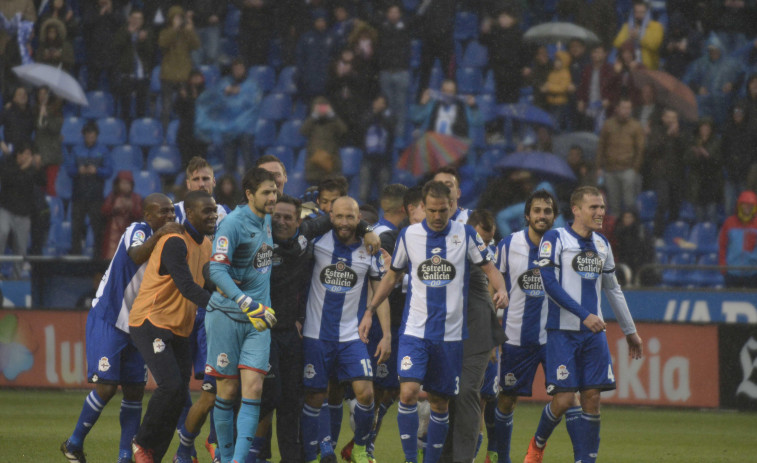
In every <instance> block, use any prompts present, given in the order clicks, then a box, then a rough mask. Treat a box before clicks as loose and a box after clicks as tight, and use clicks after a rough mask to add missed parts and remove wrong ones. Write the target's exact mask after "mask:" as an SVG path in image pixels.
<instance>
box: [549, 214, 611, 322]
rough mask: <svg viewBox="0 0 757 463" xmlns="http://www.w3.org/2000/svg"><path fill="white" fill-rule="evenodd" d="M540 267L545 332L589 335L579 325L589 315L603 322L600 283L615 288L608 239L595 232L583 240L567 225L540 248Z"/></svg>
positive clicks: (553, 233) (550, 233)
mask: <svg viewBox="0 0 757 463" xmlns="http://www.w3.org/2000/svg"><path fill="white" fill-rule="evenodd" d="M539 266H540V267H541V275H542V281H543V283H544V289H545V291H546V293H547V296H548V297H549V315H548V317H547V328H548V329H559V330H568V331H588V328H586V327H585V326H584V325H583V323H582V321H583V320H584V319H585V318H586V317H588V316H589V314H594V315H596V316H598V317H599V318H600V319H601V318H602V310H601V307H600V304H601V300H602V297H601V291H602V284H603V280H604V283H605V284H606V285H608V283H609V284H610V285H611V286H617V280H615V259H614V258H613V256H612V250H611V249H610V243H609V242H608V241H607V238H605V237H604V236H602V235H601V234H599V233H595V232H592V233H591V235H589V237H587V238H583V237H581V236H579V235H578V234H576V232H574V231H573V229H572V228H570V224H568V226H567V227H563V228H556V229H553V230H549V231H548V232H547V233H545V234H544V237H543V238H542V240H541V244H540V245H539ZM613 281H614V282H615V283H612V282H613Z"/></svg>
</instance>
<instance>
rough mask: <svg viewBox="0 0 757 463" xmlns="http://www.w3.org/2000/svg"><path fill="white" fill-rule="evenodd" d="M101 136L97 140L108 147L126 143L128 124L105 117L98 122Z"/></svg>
mask: <svg viewBox="0 0 757 463" xmlns="http://www.w3.org/2000/svg"><path fill="white" fill-rule="evenodd" d="M97 127H98V128H99V129H100V136H99V137H98V138H97V140H98V141H99V142H100V143H103V144H105V145H108V146H113V145H123V144H124V143H126V124H124V121H122V120H121V119H118V118H115V117H105V118H102V119H98V120H97Z"/></svg>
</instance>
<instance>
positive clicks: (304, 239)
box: [297, 235, 308, 251]
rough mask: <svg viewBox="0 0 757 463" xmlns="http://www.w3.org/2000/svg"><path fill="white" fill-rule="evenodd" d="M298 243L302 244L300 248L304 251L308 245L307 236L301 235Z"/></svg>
mask: <svg viewBox="0 0 757 463" xmlns="http://www.w3.org/2000/svg"><path fill="white" fill-rule="evenodd" d="M297 244H299V245H300V249H302V250H303V251H304V250H305V249H307V247H308V239H307V238H305V237H304V236H302V235H300V236H298V237H297Z"/></svg>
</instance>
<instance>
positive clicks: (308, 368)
mask: <svg viewBox="0 0 757 463" xmlns="http://www.w3.org/2000/svg"><path fill="white" fill-rule="evenodd" d="M302 374H303V376H304V377H306V378H307V379H313V378H314V377H315V367H314V366H313V364H312V363H308V364H307V365H305V370H304V371H303V372H302Z"/></svg>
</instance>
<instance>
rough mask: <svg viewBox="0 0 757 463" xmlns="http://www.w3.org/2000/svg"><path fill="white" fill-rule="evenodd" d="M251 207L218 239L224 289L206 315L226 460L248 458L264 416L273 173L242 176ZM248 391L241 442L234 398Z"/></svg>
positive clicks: (231, 219)
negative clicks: (261, 405)
mask: <svg viewBox="0 0 757 463" xmlns="http://www.w3.org/2000/svg"><path fill="white" fill-rule="evenodd" d="M242 188H243V190H244V193H245V197H246V199H247V204H246V205H244V204H243V205H240V206H238V207H237V208H236V209H234V210H233V211H232V212H231V213H230V214H229V215H228V216H226V218H225V219H224V220H223V222H221V224H220V225H219V227H218V231H217V232H216V236H215V240H214V241H213V254H212V257H211V259H210V266H209V273H210V279H211V280H212V281H213V283H214V284H215V285H216V288H217V289H216V292H214V293H213V295H212V296H211V298H210V302H209V304H208V306H207V314H206V316H205V331H206V333H207V338H208V359H207V362H206V365H205V371H206V373H208V374H209V375H212V376H215V377H216V379H217V384H218V385H217V395H216V402H215V408H214V410H213V417H214V418H215V428H216V434H217V436H218V450H217V452H220V453H221V455H220V457H221V461H224V462H226V461H234V460H235V461H240V462H241V461H244V460H245V458H246V457H247V453H248V451H249V449H250V444H251V443H252V438H253V436H254V435H255V429H256V428H257V425H258V418H259V415H260V397H261V394H262V390H263V378H264V376H265V374H266V373H267V371H268V354H269V350H270V344H271V334H270V331H269V328H271V327H272V326H273V325H274V324H275V323H276V317H275V316H274V312H273V310H272V309H271V308H270V307H269V306H270V305H271V291H270V279H271V264H272V259H273V239H272V236H271V216H270V214H271V212H273V208H274V206H275V205H276V199H277V195H278V190H277V189H276V182H275V177H274V176H273V174H272V173H270V172H268V171H266V170H263V169H260V168H253V169H250V170H248V171H247V173H246V174H245V176H244V179H243V180H242ZM240 382H241V391H242V405H241V408H240V409H239V415H238V417H237V427H236V429H237V441H236V445H233V444H234V423H233V420H234V410H233V407H234V402H235V400H236V397H237V394H238V391H239V390H240Z"/></svg>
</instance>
